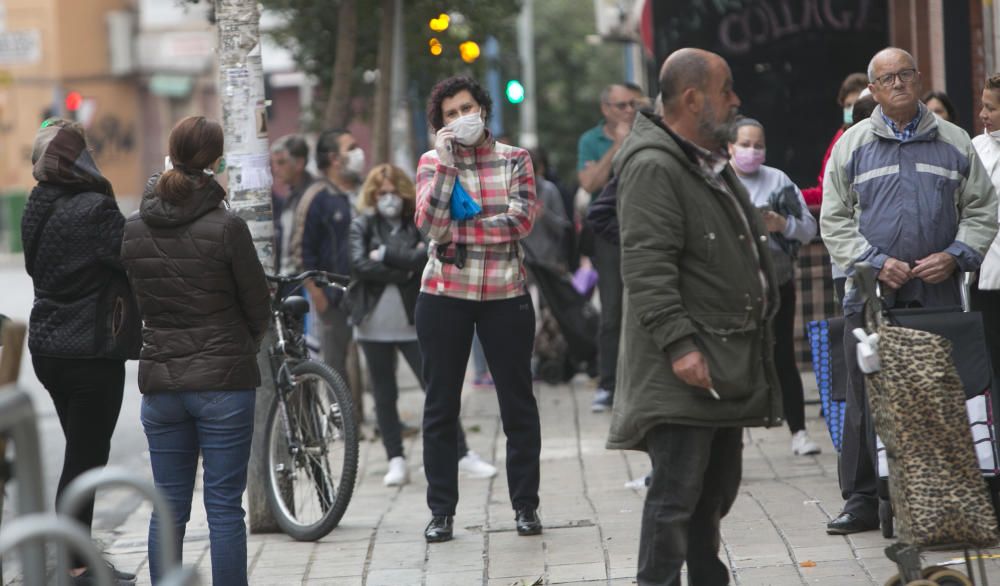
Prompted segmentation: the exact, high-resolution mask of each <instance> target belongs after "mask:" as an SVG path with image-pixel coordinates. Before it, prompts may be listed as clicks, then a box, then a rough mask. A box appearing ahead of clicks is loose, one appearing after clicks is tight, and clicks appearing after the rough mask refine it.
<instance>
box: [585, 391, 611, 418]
mask: <svg viewBox="0 0 1000 586" xmlns="http://www.w3.org/2000/svg"><path fill="white" fill-rule="evenodd" d="M611 401H612V398H611V391H608V390H606V389H597V390H596V391H595V392H594V400H593V401H591V402H590V411H591V412H592V413H603V412H605V411H608V410H610V409H611Z"/></svg>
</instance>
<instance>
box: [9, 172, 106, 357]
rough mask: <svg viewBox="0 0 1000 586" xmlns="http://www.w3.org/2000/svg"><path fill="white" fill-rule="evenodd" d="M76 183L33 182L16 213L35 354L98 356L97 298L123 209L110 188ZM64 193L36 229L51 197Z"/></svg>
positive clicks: (99, 341) (33, 353)
mask: <svg viewBox="0 0 1000 586" xmlns="http://www.w3.org/2000/svg"><path fill="white" fill-rule="evenodd" d="M78 189H80V188H79V187H74V186H66V185H56V184H53V183H39V184H38V185H37V186H36V187H35V188H34V189H33V190H32V192H31V195H30V196H29V197H28V203H27V205H26V206H25V208H24V215H23V216H22V218H21V240H22V244H23V249H24V256H25V268H26V269H27V271H28V274H29V275H31V279H32V283H33V284H34V287H35V302H34V305H33V306H32V308H31V319H30V320H29V330H28V332H29V333H28V349H29V350H30V351H31V353H32V355H35V356H54V357H60V358H103V357H104V356H102V354H101V350H100V348H101V346H102V345H103V344H102V342H101V340H98V339H97V337H98V335H99V332H97V331H96V329H97V328H96V324H97V322H98V321H99V316H98V311H99V308H98V305H99V304H98V298H99V297H100V295H101V290H102V285H104V284H105V283H106V282H107V281H108V280H109V279H110V278H111V277H112V275H113V274H114V273H116V272H117V273H124V271H125V269H124V267H122V264H121V260H120V258H119V250H120V248H121V242H122V228H123V227H124V225H125V217H124V216H122V213H121V211H119V209H118V204H117V203H115V198H114V196H112V195H110V194H108V193H98V192H95V191H82V192H78ZM60 197H66V199H65V201H63V202H62V204H61V205H60V206H59V207H58V208H57V209H55V210H54V211H53V212H52V213H51V215H50V216H49V218H48V220H47V221H46V222H45V225H44V226H42V227H41V229H42V232H41V234H40V235H39V236H38V238H37V240H38V247H37V249H36V248H35V246H34V243H35V240H36V232H37V231H38V229H39V224H40V223H41V222H42V220H43V219H44V218H45V215H46V213H47V211H48V210H49V208H50V207H52V206H53V204H54V202H55V200H56V199H58V198H60Z"/></svg>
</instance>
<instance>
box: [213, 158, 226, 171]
mask: <svg viewBox="0 0 1000 586" xmlns="http://www.w3.org/2000/svg"><path fill="white" fill-rule="evenodd" d="M225 171H226V157H222V158H221V159H219V165H218V166H217V167H216V168H215V174H216V175H222V174H223V173H225Z"/></svg>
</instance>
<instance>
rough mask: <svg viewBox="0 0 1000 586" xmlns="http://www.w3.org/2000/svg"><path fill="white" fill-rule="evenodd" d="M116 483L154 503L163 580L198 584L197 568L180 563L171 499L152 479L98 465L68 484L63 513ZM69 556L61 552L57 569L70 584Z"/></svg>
mask: <svg viewBox="0 0 1000 586" xmlns="http://www.w3.org/2000/svg"><path fill="white" fill-rule="evenodd" d="M112 487H116V488H118V487H121V488H130V489H132V490H134V491H136V492H138V493H140V494H141V495H142V496H144V497H145V498H146V499H147V500H149V501H150V502H151V503H153V512H154V514H155V515H156V516H157V517H159V519H160V521H161V522H160V523H157V526H158V527H159V533H160V536H159V537H160V567H162V568H163V569H164V572H165V574H164V577H163V579H162V580H161V581H160V584H162V585H163V586H167V585H168V584H175V585H177V586H196V585H197V584H198V576H197V574H196V573H195V572H194V570H193V569H190V570H188V571H185V570H184V569H183V568H182V567H181V564H180V563H178V559H179V558H178V556H177V532H176V529H175V527H174V523H173V518H174V517H173V514H172V513H171V511H170V503H168V502H167V499H166V498H165V497H164V496H163V495H162V494H160V492H159V491H157V490H156V487H155V486H153V484H152V483H150V482H147V481H145V480H141V479H139V478H136V477H135V476H134V475H133V474H131V473H129V472H128V471H126V470H122V469H120V468H96V469H94V470H90V471H88V472H85V473H83V474H81V475H80V476H78V477H77V478H76V479H75V480H73V482H71V483H70V484H69V485H68V486H67V487H66V490H64V491H63V493H62V497H61V498H60V499H59V513H60V514H61V515H62V516H65V517H73V516H74V515H76V513H78V512H79V511H80V510H81V509H82V508H83V506H84V504H85V503H86V502H87V501H88V500H90V499H91V498H94V496H95V495H96V494H97V490H98V489H100V488H112ZM68 560H69V556H68V552H65V551H64V552H62V553H61V554H60V555H59V569H58V570H57V572H56V573H57V575H58V576H59V577H60V578H59V579H60V586H68V585H69V572H68V569H69V567H68V565H66V564H67V562H68ZM168 568H172V569H170V570H168Z"/></svg>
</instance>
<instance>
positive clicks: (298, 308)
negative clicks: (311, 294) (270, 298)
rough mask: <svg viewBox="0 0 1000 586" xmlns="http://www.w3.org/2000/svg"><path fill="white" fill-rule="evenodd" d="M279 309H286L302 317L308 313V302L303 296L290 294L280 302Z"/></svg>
mask: <svg viewBox="0 0 1000 586" xmlns="http://www.w3.org/2000/svg"><path fill="white" fill-rule="evenodd" d="M281 309H283V310H284V311H287V312H288V313H290V314H292V315H294V316H295V317H302V316H304V315H305V314H307V313H309V302H308V301H306V299H305V297H300V296H298V295H292V296H291V297H289V298H287V299H285V300H284V301H282V302H281Z"/></svg>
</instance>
